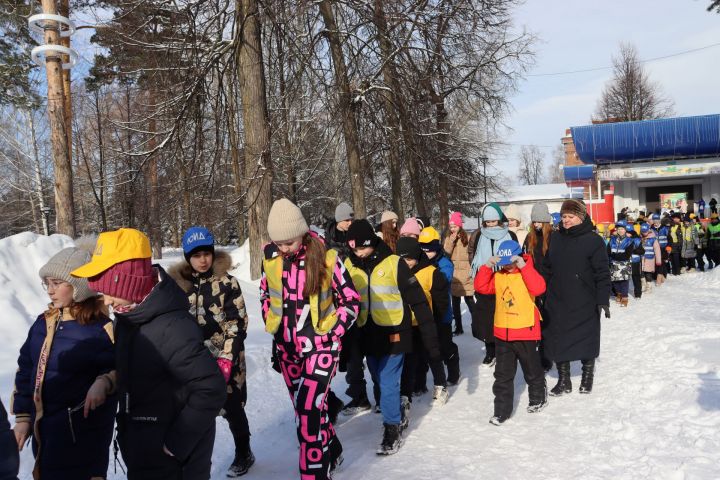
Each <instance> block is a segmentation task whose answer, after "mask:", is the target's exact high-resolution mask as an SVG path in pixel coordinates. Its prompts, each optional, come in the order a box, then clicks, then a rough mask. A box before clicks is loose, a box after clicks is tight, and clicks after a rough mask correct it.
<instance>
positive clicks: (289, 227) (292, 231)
mask: <svg viewBox="0 0 720 480" xmlns="http://www.w3.org/2000/svg"><path fill="white" fill-rule="evenodd" d="M309 230H310V229H309V228H308V224H307V222H306V221H305V217H304V216H303V214H302V212H301V211H300V208H299V207H298V206H297V205H295V204H294V203H292V202H291V201H290V200H288V199H287V198H281V199H280V200H276V201H275V203H273V204H272V207H271V208H270V213H269V214H268V222H267V231H268V235H269V236H270V240H272V241H273V242H281V241H284V240H292V239H294V238H297V237H302V236H303V235H305V234H306V233H307V232H308V231H309Z"/></svg>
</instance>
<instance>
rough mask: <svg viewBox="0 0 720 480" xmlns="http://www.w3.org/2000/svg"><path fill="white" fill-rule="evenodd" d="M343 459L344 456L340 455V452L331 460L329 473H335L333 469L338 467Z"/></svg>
mask: <svg viewBox="0 0 720 480" xmlns="http://www.w3.org/2000/svg"><path fill="white" fill-rule="evenodd" d="M344 461H345V458H344V457H343V456H342V453H341V454H340V455H339V456H338V457H337V458H336V459H334V460H333V461H332V462H330V475H332V474H333V473H335V471H336V470H337V469H338V467H339V466H340V465H342V463H343V462H344Z"/></svg>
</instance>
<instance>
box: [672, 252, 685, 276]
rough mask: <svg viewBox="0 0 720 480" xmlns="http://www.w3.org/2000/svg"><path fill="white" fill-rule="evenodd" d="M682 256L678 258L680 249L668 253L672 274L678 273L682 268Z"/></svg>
mask: <svg viewBox="0 0 720 480" xmlns="http://www.w3.org/2000/svg"><path fill="white" fill-rule="evenodd" d="M681 262H682V258H680V251H679V250H677V251H676V250H674V249H673V251H672V252H671V253H670V265H671V266H672V274H673V275H680V269H681V268H682V263H681Z"/></svg>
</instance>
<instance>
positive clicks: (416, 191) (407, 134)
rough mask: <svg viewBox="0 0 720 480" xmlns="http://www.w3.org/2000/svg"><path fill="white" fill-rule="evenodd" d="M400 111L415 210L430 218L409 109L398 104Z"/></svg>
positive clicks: (400, 103)
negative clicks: (421, 181)
mask: <svg viewBox="0 0 720 480" xmlns="http://www.w3.org/2000/svg"><path fill="white" fill-rule="evenodd" d="M398 110H399V113H400V126H401V127H402V134H403V140H404V143H405V159H406V166H407V169H408V174H409V175H410V186H411V187H412V191H413V200H414V201H415V210H416V211H417V214H418V215H420V216H428V213H427V207H426V206H425V198H424V197H423V188H422V183H420V165H419V162H418V155H417V151H416V148H415V140H414V138H413V130H412V127H411V124H410V118H409V117H408V112H407V109H406V108H405V105H404V104H403V103H402V102H398Z"/></svg>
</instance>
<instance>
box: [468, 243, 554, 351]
mask: <svg viewBox="0 0 720 480" xmlns="http://www.w3.org/2000/svg"><path fill="white" fill-rule="evenodd" d="M522 258H523V260H525V266H524V267H523V268H522V269H519V271H518V270H515V271H514V272H512V273H507V272H506V271H505V270H499V271H498V272H493V271H492V270H491V269H490V268H488V267H487V266H486V265H483V266H482V267H480V270H478V273H477V275H476V276H475V291H476V292H477V293H480V294H483V295H494V294H495V275H522V279H523V282H524V283H525V286H526V287H527V289H528V292H529V293H530V295H532V296H533V297H537V296H539V295H542V294H543V293H545V279H544V278H543V277H542V275H540V274H539V273H538V271H537V270H535V266H534V265H533V260H532V257H531V256H530V255H528V254H523V255H522ZM534 308H535V325H533V326H532V327H526V328H499V327H493V328H494V329H493V332H494V333H495V337H497V338H499V339H500V340H504V341H506V342H518V341H533V340H540V338H541V337H540V321H541V320H542V318H541V317H540V311H539V310H538V308H537V307H534Z"/></svg>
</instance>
